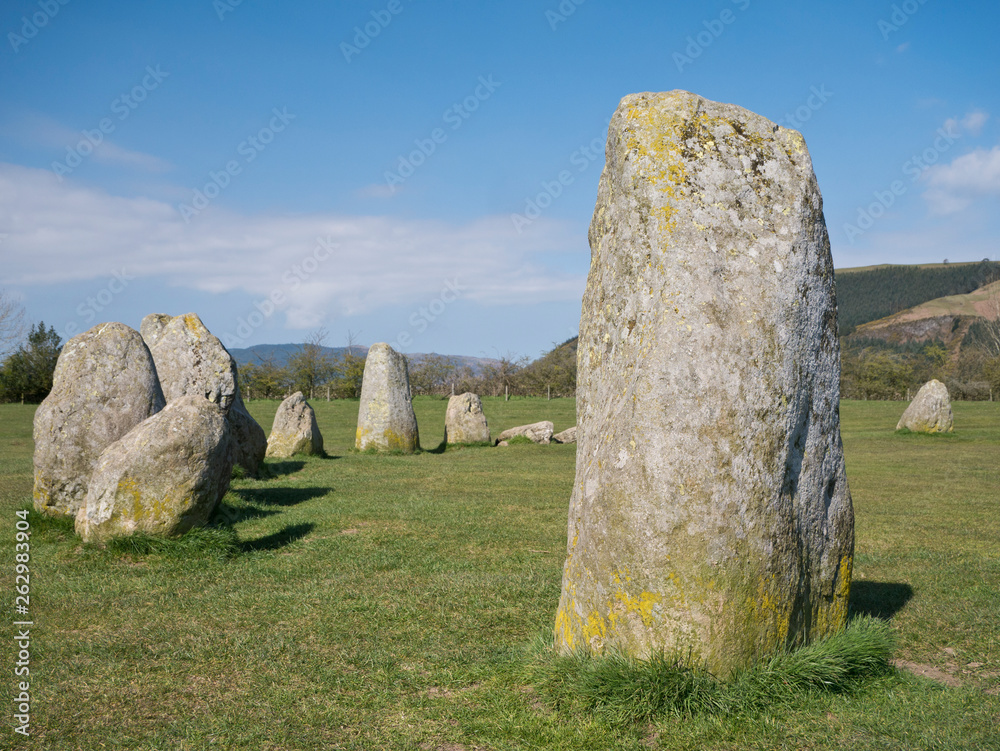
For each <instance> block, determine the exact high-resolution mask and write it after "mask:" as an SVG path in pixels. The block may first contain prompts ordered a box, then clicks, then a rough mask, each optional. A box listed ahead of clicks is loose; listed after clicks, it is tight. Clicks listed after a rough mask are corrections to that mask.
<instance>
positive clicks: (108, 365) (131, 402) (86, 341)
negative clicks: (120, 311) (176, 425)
mask: <svg viewBox="0 0 1000 751" xmlns="http://www.w3.org/2000/svg"><path fill="white" fill-rule="evenodd" d="M163 403H164V400H163V392H162V391H160V384H159V381H158V380H157V379H156V370H155V369H154V367H153V358H152V357H150V355H149V350H148V349H147V348H146V345H145V344H144V343H143V341H142V337H141V336H140V335H139V332H138V331H136V330H135V329H132V328H129V327H128V326H125V325H124V324H121V323H102V324H100V325H98V326H94V327H93V328H92V329H90V330H88V331H85V332H84V333H82V334H80V335H79V336H75V337H73V338H72V339H70V340H69V341H68V342H66V345H65V346H64V347H63V349H62V352H61V353H60V354H59V361H58V363H57V364H56V369H55V373H54V374H53V385H52V391H51V392H50V393H49V395H48V396H47V397H46V398H45V400H44V401H43V402H42V403H41V404H40V405H39V407H38V409H37V410H36V411H35V418H34V420H35V422H34V439H35V454H34V465H35V487H34V499H35V508H36V509H37V510H38V511H40V512H43V513H47V514H50V515H53V516H75V515H76V512H77V510H79V508H80V507H81V506H82V505H83V502H84V499H85V498H86V496H87V484H88V482H89V480H90V475H91V473H92V472H93V471H94V466H95V465H96V464H97V459H98V457H99V456H100V455H101V452H102V451H103V450H104V449H105V448H107V447H108V446H109V445H110V444H112V443H114V442H115V441H117V440H118V439H119V438H121V437H122V436H123V435H125V434H126V433H128V432H129V431H130V430H131V429H132V428H134V427H135V426H136V425H138V424H139V423H141V422H142V421H143V420H145V419H146V418H147V417H150V416H151V415H154V414H156V413H157V412H159V411H160V410H161V409H163Z"/></svg>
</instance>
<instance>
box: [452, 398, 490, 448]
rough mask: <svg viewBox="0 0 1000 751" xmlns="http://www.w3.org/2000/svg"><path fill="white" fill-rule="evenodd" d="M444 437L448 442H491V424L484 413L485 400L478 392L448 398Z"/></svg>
mask: <svg viewBox="0 0 1000 751" xmlns="http://www.w3.org/2000/svg"><path fill="white" fill-rule="evenodd" d="M444 439H445V441H447V442H448V443H489V442H490V426H489V425H488V424H487V423H486V415H485V414H483V402H482V400H481V399H480V398H479V397H478V396H477V395H476V394H472V393H465V394H458V395H457V396H453V397H451V398H450V399H449V400H448V411H447V412H446V413H445V416H444Z"/></svg>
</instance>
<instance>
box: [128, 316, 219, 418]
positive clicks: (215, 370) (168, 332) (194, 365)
mask: <svg viewBox="0 0 1000 751" xmlns="http://www.w3.org/2000/svg"><path fill="white" fill-rule="evenodd" d="M148 318H149V316H147V319H148ZM154 339H155V342H154V343H153V344H152V345H150V347H149V351H150V353H151V354H152V355H153V361H154V362H155V363H156V372H157V374H158V375H159V376H160V385H161V386H162V387H163V396H164V397H166V400H167V403H170V402H172V401H173V400H174V399H177V398H179V397H182V396H191V395H195V394H196V395H198V396H201V397H203V398H205V399H208V401H210V402H214V403H215V404H218V405H219V406H220V407H222V409H223V410H224V411H227V412H228V411H229V408H230V407H231V406H232V404H233V401H234V400H235V399H236V383H237V380H236V361H235V360H233V358H232V356H231V355H230V354H229V352H228V351H227V350H226V348H225V347H224V346H223V345H222V342H221V341H219V339H218V337H216V336H215V335H213V334H212V333H211V332H210V331H209V330H208V329H207V328H205V324H203V323H202V322H201V319H200V318H199V317H198V316H197V315H195V314H194V313H187V314H186V315H182V316H176V317H174V318H172V319H170V322H169V323H168V324H167V325H166V326H164V327H163V328H162V330H160V331H159V336H154Z"/></svg>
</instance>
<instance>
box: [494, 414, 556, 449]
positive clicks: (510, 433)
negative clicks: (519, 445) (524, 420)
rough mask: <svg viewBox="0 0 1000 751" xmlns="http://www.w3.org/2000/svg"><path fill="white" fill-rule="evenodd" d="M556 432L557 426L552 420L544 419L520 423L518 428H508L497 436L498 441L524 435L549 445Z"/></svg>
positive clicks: (533, 440) (536, 441)
mask: <svg viewBox="0 0 1000 751" xmlns="http://www.w3.org/2000/svg"><path fill="white" fill-rule="evenodd" d="M554 432H555V426H554V425H553V424H552V422H551V421H550V420H542V421H541V422H533V423H531V425H518V426H517V427H516V428H508V429H507V430H505V431H504V432H503V433H501V434H500V435H499V436H498V437H497V443H499V442H500V441H509V440H510V439H511V438H516V437H517V436H521V435H523V436H524V437H525V438H530V439H531V441H532V442H533V443H542V444H546V445H548V444H549V443H551V442H552V434H553V433H554Z"/></svg>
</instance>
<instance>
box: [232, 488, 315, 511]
mask: <svg viewBox="0 0 1000 751" xmlns="http://www.w3.org/2000/svg"><path fill="white" fill-rule="evenodd" d="M331 490H333V488H235V489H233V490H231V491H230V492H231V493H235V494H236V495H238V496H239V497H240V498H241V499H242V500H244V501H245V502H246V503H253V504H256V505H258V506H297V505H298V504H300V503H304V502H305V501H308V500H311V499H313V498H320V497H322V496H324V495H326V494H327V493H329V492H330V491H331ZM271 513H276V512H271Z"/></svg>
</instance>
